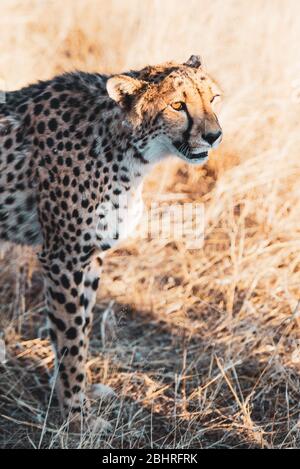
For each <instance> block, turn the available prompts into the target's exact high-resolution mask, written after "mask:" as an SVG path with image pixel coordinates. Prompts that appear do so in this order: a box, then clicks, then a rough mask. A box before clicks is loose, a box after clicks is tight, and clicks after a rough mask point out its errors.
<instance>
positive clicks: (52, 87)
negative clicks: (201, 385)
mask: <svg viewBox="0 0 300 469" xmlns="http://www.w3.org/2000/svg"><path fill="white" fill-rule="evenodd" d="M220 95H221V92H220V90H219V88H218V86H217V84H216V83H215V81H214V80H213V79H212V78H211V77H210V76H209V75H208V73H207V72H206V71H205V70H204V68H203V66H202V64H201V60H200V58H199V56H196V55H193V56H191V57H190V59H189V60H188V61H187V62H185V63H183V64H179V63H174V62H168V63H165V64H162V65H157V66H147V67H145V68H143V69H142V70H140V71H130V72H126V73H124V74H118V75H102V74H98V73H94V74H91V73H84V72H73V73H65V74H63V75H60V76H57V77H55V78H53V79H52V80H49V81H42V82H39V83H37V84H33V85H31V86H28V87H25V88H23V89H21V90H18V91H12V92H7V93H6V95H5V99H4V100H3V101H4V102H1V103H0V239H2V240H5V241H11V242H14V243H17V244H22V245H31V246H35V245H39V246H40V249H39V254H38V256H39V261H40V263H41V269H42V272H43V277H44V284H45V297H46V314H47V317H48V322H49V335H50V339H51V342H52V344H53V349H54V352H55V362H56V376H57V378H56V391H57V396H58V400H59V404H60V408H61V412H62V415H63V418H69V417H72V419H74V420H75V421H76V420H78V419H81V418H82V416H83V417H84V418H86V419H88V418H89V415H90V411H89V401H88V399H87V397H86V374H85V363H86V359H87V353H88V342H89V334H90V331H91V325H92V313H93V306H94V304H95V300H96V293H97V289H98V285H99V279H100V274H101V268H102V264H103V259H104V256H105V253H106V252H107V251H108V250H109V249H111V248H112V247H113V246H114V245H115V244H116V243H118V242H119V241H120V240H122V239H124V238H125V237H126V236H128V229H131V227H134V226H135V225H136V223H137V221H138V218H139V216H140V213H141V210H140V209H138V210H137V209H136V207H140V204H141V188H142V183H143V178H144V177H145V175H146V174H147V173H148V172H149V171H150V170H151V168H152V167H153V166H154V165H155V164H156V163H157V162H160V161H162V160H164V159H166V158H167V157H168V156H169V155H175V156H177V157H179V158H181V159H182V160H184V161H185V162H188V163H190V164H203V163H204V162H205V161H206V160H207V158H208V152H209V151H210V150H211V149H212V148H215V147H217V146H218V144H219V143H220V142H221V139H222V130H221V127H220V124H219V122H218V118H217V116H216V114H215V110H214V105H215V102H216V101H217V100H218V99H219V98H220ZM126 210H127V211H128V213H130V216H129V217H127V218H126V219H125V218H124V217H123V216H121V215H118V214H119V213H123V212H124V211H126ZM115 214H116V220H117V224H116V226H115V227H114V228H113V230H111V229H110V228H109V226H108V225H109V221H110V218H111V216H112V215H115ZM114 218H115V217H114ZM111 231H113V232H111Z"/></svg>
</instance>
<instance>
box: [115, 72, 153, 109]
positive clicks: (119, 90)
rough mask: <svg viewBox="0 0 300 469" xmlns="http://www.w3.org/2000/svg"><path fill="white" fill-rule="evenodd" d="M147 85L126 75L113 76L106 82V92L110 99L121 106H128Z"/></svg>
mask: <svg viewBox="0 0 300 469" xmlns="http://www.w3.org/2000/svg"><path fill="white" fill-rule="evenodd" d="M146 85H147V83H145V82H144V81H140V80H137V79H135V78H132V77H129V76H127V75H115V76H113V77H111V78H109V79H108V80H107V83H106V90H107V92H108V95H109V97H110V98H111V99H113V100H114V101H116V102H117V103H119V104H120V105H123V106H129V105H130V103H131V102H132V98H133V96H134V95H135V94H137V93H138V92H139V91H141V90H142V89H143V88H144V87H145V86H146Z"/></svg>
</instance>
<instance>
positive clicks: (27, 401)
mask: <svg viewBox="0 0 300 469" xmlns="http://www.w3.org/2000/svg"><path fill="white" fill-rule="evenodd" d="M0 8H1V10H0V43H1V46H2V47H1V54H0V77H1V79H2V82H3V84H4V86H5V88H6V89H14V88H17V87H20V86H22V85H25V84H27V83H28V82H32V81H34V80H37V79H45V78H49V77H51V76H52V75H53V74H55V73H60V72H62V71H65V70H72V69H74V68H77V69H82V70H88V71H104V72H107V71H120V70H124V69H128V68H135V67H137V68H138V67H141V66H143V65H145V64H147V63H156V62H161V61H164V60H170V59H173V60H179V61H181V60H185V59H186V58H188V57H189V56H190V55H191V53H200V54H201V55H202V56H203V58H204V62H205V64H206V66H207V68H208V69H209V71H210V72H211V73H212V74H213V75H214V76H215V77H216V79H217V80H218V81H219V82H220V84H221V86H222V88H223V90H224V94H225V101H224V105H223V110H222V114H221V121H222V125H223V128H224V135H225V139H224V143H223V144H222V146H221V147H220V149H219V150H218V151H217V152H215V153H214V154H213V155H212V158H211V161H210V163H209V164H208V165H207V166H205V167H204V168H200V169H199V168H198V169H195V168H194V167H193V168H190V167H187V166H185V165H183V164H181V163H176V162H173V163H170V162H168V163H166V164H165V165H163V166H162V167H161V168H160V169H159V171H160V172H159V173H158V172H156V173H153V174H152V175H151V176H150V178H149V180H148V183H147V187H146V189H147V193H149V192H150V193H151V192H155V193H157V192H160V193H164V192H168V191H169V192H172V193H174V192H176V193H177V192H179V193H182V192H183V193H185V194H190V196H191V198H192V199H193V200H197V201H198V202H203V203H204V204H205V213H206V227H205V235H206V242H205V245H204V248H203V249H201V250H198V251H187V250H186V249H185V246H184V245H183V244H182V243H180V242H165V243H161V242H158V241H157V240H155V239H152V240H147V241H145V240H139V241H138V242H137V241H136V240H129V241H128V242H127V243H126V244H124V246H123V248H122V249H120V250H118V251H116V252H114V253H112V254H110V255H109V257H108V259H107V263H106V268H105V273H104V277H103V285H102V290H101V291H100V296H99V305H98V310H99V311H100V310H102V311H103V310H104V311H105V314H104V320H103V314H102V315H96V321H95V334H94V338H93V340H92V347H91V360H90V362H89V375H90V380H91V381H92V382H97V381H98V380H102V381H104V382H106V383H107V384H110V385H112V386H113V387H114V388H115V389H116V390H118V398H117V399H116V401H114V402H112V403H110V405H109V406H106V407H105V408H103V406H102V407H101V409H102V410H101V412H102V413H103V414H105V413H107V414H108V418H110V419H111V420H112V422H113V423H114V427H115V431H114V433H113V435H109V436H107V435H103V434H101V435H87V434H85V435H83V436H81V439H79V440H78V439H76V437H75V436H72V435H71V436H70V435H68V434H67V433H66V431H65V430H64V429H62V428H60V429H58V427H57V426H56V425H57V424H56V423H55V422H56V420H55V415H54V416H53V419H52V420H51V418H50V420H47V422H46V432H45V433H44V432H43V431H42V428H43V426H44V424H45V407H46V405H47V402H48V401H49V395H50V392H49V390H48V388H47V386H46V385H45V384H44V382H43V372H42V371H41V370H42V369H44V370H48V369H51V367H52V355H51V352H50V349H49V346H48V342H47V340H42V339H36V337H37V335H38V332H39V331H40V329H39V328H40V327H42V324H43V321H42V315H43V295H42V287H41V284H40V275H39V271H38V267H37V266H36V265H35V264H34V262H33V260H32V259H33V258H32V255H31V252H30V251H24V250H22V249H20V248H17V249H14V250H11V247H9V250H5V248H3V250H2V259H1V272H0V277H1V283H0V287H1V289H2V301H1V303H2V305H1V311H2V312H3V313H5V315H4V317H5V320H3V324H4V325H3V328H4V332H5V337H6V341H7V353H8V357H9V361H8V362H7V364H6V365H5V367H3V370H2V371H3V373H2V375H1V384H0V399H1V402H2V405H1V409H0V414H1V417H0V418H1V428H0V433H1V435H2V436H1V446H2V447H8V446H38V445H39V444H40V445H41V446H50V447H56V446H61V447H73V446H77V447H78V446H80V447H103V446H105V445H107V446H108V447H109V445H110V446H113V447H122V446H124V447H135V446H136V447H150V446H153V447H230V448H234V447H237V446H243V447H248V448H249V447H269V448H272V447H276V448H281V447H290V448H291V447H299V446H300V423H299V397H300V396H299V394H300V382H299V381H300V379H299V372H300V349H299V347H300V336H299V326H300V321H299V308H298V301H299V299H300V291H299V290H300V289H299V284H300V249H299V248H300V219H299V218H300V189H299V179H300V159H299V143H300V133H299V123H300V122H299V120H300V54H299V51H298V48H299V43H300V15H299V3H298V2H297V1H296V0H285V1H283V0H264V1H262V0H252V1H250V0H239V1H236V0H209V1H208V0H186V1H185V2H181V1H179V0H164V2H159V1H158V0H145V1H144V2H140V1H138V0H127V1H124V0H123V1H121V0H111V1H110V2H104V1H102V0H64V2H60V1H58V0H48V1H47V0H35V1H34V0H27V1H26V2H24V1H17V0H2V2H1V7H0ZM158 174H159V176H160V177H159V178H158V177H157V176H158ZM158 180H159V183H158V182H157V181H158ZM6 249H7V247H6ZM28 259H29V262H28ZM28 266H29V270H30V272H29V273H28V272H27V270H26V269H28ZM126 305H131V306H130V308H129V307H128V306H126ZM20 312H21V316H20ZM25 319H26V321H25ZM115 336H118V339H119V340H118V342H117V341H116V340H115V339H116V337H115ZM104 342H105V347H103V343H104ZM32 370H33V371H34V373H32ZM16 377H18V380H17V381H16ZM16 382H17V384H16ZM41 435H42V438H41Z"/></svg>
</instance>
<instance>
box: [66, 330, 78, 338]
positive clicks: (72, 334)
mask: <svg viewBox="0 0 300 469" xmlns="http://www.w3.org/2000/svg"><path fill="white" fill-rule="evenodd" d="M66 337H67V339H69V340H74V339H76V337H77V329H75V327H70V328H69V329H68V330H67V332H66Z"/></svg>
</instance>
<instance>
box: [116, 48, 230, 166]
mask: <svg viewBox="0 0 300 469" xmlns="http://www.w3.org/2000/svg"><path fill="white" fill-rule="evenodd" d="M141 77H142V80H141V79H140V77H139V79H136V78H132V77H130V76H126V75H121V76H116V77H113V78H111V79H110V80H109V82H108V92H109V94H110V96H111V97H113V99H115V100H116V101H119V103H120V105H121V106H123V109H124V110H125V112H126V113H127V118H128V119H129V121H130V122H131V123H132V125H133V126H134V127H135V128H136V130H137V131H138V133H139V135H140V137H141V140H144V141H145V138H148V139H147V142H148V143H147V146H146V147H145V150H147V148H148V149H149V147H151V145H152V147H153V148H154V147H155V149H156V151H157V152H159V153H160V156H161V155H162V154H164V153H165V154H170V153H173V154H174V153H175V154H177V155H178V156H179V157H180V158H182V159H183V160H185V161H188V162H189V163H193V164H199V163H203V162H204V161H205V160H206V159H207V157H208V152H209V150H211V149H212V148H216V147H217V146H218V145H219V143H220V142H221V140H222V130H221V127H220V124H219V122H218V118H217V116H216V105H217V103H218V101H219V100H220V97H221V92H220V89H219V88H218V86H217V84H216V83H215V82H214V81H213V80H212V78H211V77H210V76H209V75H208V74H207V73H206V72H205V71H204V70H203V69H202V67H201V63H200V59H199V57H197V56H192V57H191V58H190V59H189V61H188V62H187V63H185V64H183V65H175V64H166V65H165V66H161V67H153V68H152V67H148V68H146V69H145V70H144V71H142V72H141ZM149 153H150V154H151V151H150V152H149Z"/></svg>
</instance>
